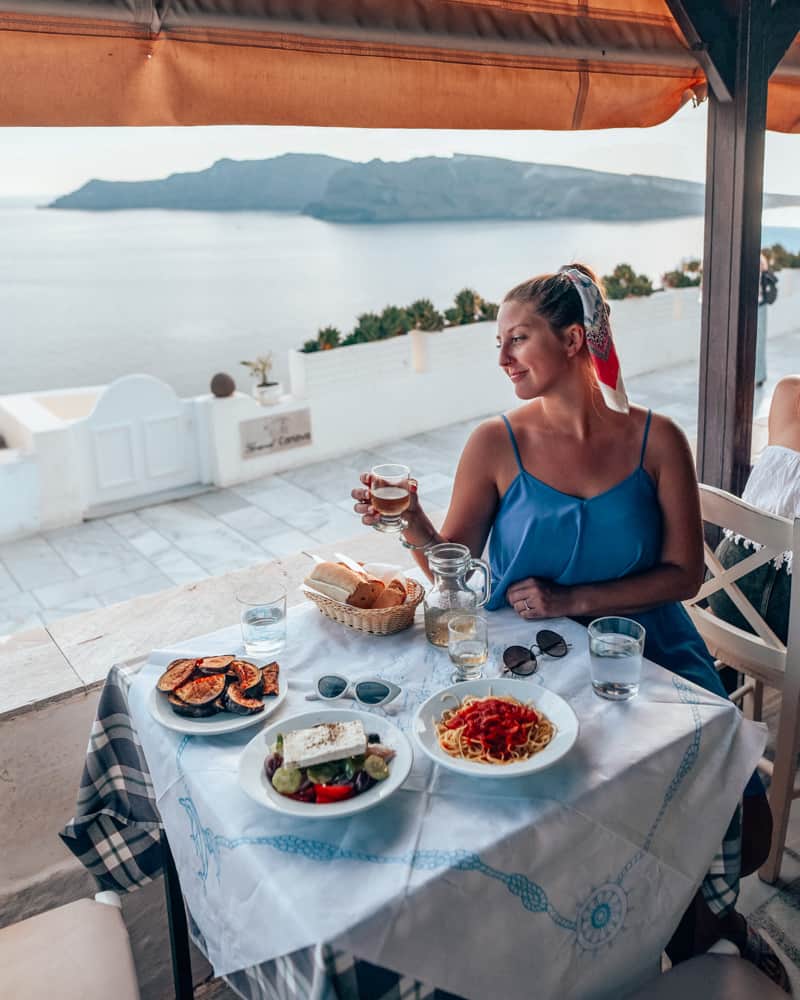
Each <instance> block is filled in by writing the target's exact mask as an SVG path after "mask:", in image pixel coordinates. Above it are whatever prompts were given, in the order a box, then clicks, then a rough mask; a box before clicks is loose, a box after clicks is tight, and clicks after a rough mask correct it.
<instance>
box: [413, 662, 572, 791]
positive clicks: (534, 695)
mask: <svg viewBox="0 0 800 1000" xmlns="http://www.w3.org/2000/svg"><path fill="white" fill-rule="evenodd" d="M414 734H415V736H416V738H417V742H418V743H419V745H420V746H421V747H422V749H423V750H424V751H425V753H426V754H427V755H428V756H429V757H430V758H431V759H432V760H434V761H436V763H437V764H441V765H442V766H443V767H447V768H450V769H451V770H453V771H460V772H461V773H462V774H472V775H476V776H478V777H482V778H513V777H519V776H520V775H523V774H531V773H533V772H535V771H541V770H543V769H544V768H546V767H549V766H550V765H551V764H554V763H555V762H556V761H557V760H560V759H561V758H562V757H563V756H564V754H566V753H567V752H568V751H569V750H570V749H571V748H572V746H573V744H574V743H575V740H576V739H577V737H578V720H577V718H576V717H575V713H574V712H573V711H572V709H571V708H570V707H569V705H568V704H567V703H566V702H565V701H564V699H563V698H559V696H558V695H557V694H554V693H553V692H552V691H548V690H547V689H546V688H543V687H541V686H540V685H533V684H531V683H530V682H528V681H523V680H518V679H516V678H502V677H495V678H484V679H482V680H478V681H463V682H461V683H460V684H454V685H452V687H449V688H445V690H444V691H440V692H438V694H435V695H434V696H433V697H432V698H429V699H428V700H427V701H426V702H425V704H424V705H422V706H421V707H420V709H419V711H418V712H417V715H416V717H415V719H414Z"/></svg>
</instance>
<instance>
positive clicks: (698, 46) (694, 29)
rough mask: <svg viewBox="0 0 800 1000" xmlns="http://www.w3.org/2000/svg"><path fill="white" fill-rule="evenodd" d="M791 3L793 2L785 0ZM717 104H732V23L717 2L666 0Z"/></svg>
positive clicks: (734, 41)
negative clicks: (718, 102) (701, 68)
mask: <svg viewBox="0 0 800 1000" xmlns="http://www.w3.org/2000/svg"><path fill="white" fill-rule="evenodd" d="M789 2H794V0H789ZM667 6H668V7H669V9H670V13H671V14H672V16H673V17H674V18H675V21H676V22H677V24H678V27H679V28H680V29H681V32H682V33H683V37H684V38H685V39H686V41H687V43H688V45H689V48H690V49H691V50H692V52H694V53H695V54H696V55H697V61H698V62H699V63H700V65H701V66H702V67H703V72H704V73H705V74H706V79H707V80H708V84H709V87H710V88H711V90H712V92H713V93H714V95H715V97H716V98H717V100H718V101H732V100H733V94H734V84H735V79H736V20H735V19H734V18H732V17H731V16H730V15H729V14H728V12H727V10H726V7H725V4H724V3H723V2H721V0H667Z"/></svg>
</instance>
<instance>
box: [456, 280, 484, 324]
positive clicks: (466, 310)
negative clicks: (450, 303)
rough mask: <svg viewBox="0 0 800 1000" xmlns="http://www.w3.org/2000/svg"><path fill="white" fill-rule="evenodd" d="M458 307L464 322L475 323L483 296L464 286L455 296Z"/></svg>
mask: <svg viewBox="0 0 800 1000" xmlns="http://www.w3.org/2000/svg"><path fill="white" fill-rule="evenodd" d="M455 303H456V309H458V311H459V313H460V314H461V322H462V323H474V322H475V319H476V317H477V315H478V311H479V310H480V305H481V297H480V295H478V293H477V292H476V291H473V289H471V288H462V289H461V291H460V292H458V293H457V294H456V297H455Z"/></svg>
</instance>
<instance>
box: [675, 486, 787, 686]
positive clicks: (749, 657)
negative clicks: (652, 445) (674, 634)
mask: <svg viewBox="0 0 800 1000" xmlns="http://www.w3.org/2000/svg"><path fill="white" fill-rule="evenodd" d="M700 509H701V512H702V515H703V520H704V521H705V522H707V523H709V524H713V525H716V526H718V527H720V528H723V529H729V530H730V531H731V532H733V533H734V534H735V535H741V536H743V537H744V538H749V539H751V540H752V541H754V542H757V543H759V545H761V546H762V547H761V548H758V549H754V550H753V552H752V554H751V555H749V556H747V557H746V558H744V559H742V560H741V562H738V563H737V564H736V565H735V566H732V567H730V568H729V569H724V568H723V566H722V564H721V563H720V561H719V560H718V559H717V557H716V555H715V554H714V551H713V550H712V549H711V548H710V546H709V545H708V544H707V543H704V548H705V563H706V568H707V569H708V571H709V573H710V577H709V579H707V580H706V581H705V583H704V584H703V586H702V587H701V588H700V590H699V591H698V592H697V594H696V595H695V597H693V598H692V599H691V600H690V601H687V602H686V605H685V606H686V610H687V611H688V612H689V615H690V616H691V618H692V620H693V621H694V623H695V625H696V627H697V629H698V631H699V632H700V634H701V635H702V637H703V639H704V640H705V642H706V645H707V646H708V648H709V650H710V651H711V654H712V656H714V657H715V658H716V659H717V660H720V661H721V662H723V663H725V664H727V665H729V666H731V667H735V668H737V669H739V670H741V671H743V672H745V673H747V674H749V675H750V676H751V677H755V678H756V679H758V680H760V681H763V682H764V683H765V684H767V685H770V686H772V687H777V688H779V689H780V688H782V687H783V681H784V679H785V677H786V673H787V655H790V654H789V653H788V650H792V652H793V654H794V655H793V656H792V660H795V659H797V658H798V657H797V653H798V650H800V644H798V643H796V642H795V643H793V642H792V638H793V631H797V630H798V629H800V587H794V586H793V587H792V588H791V607H790V612H789V639H788V643H787V644H786V645H785V644H784V643H783V642H781V640H780V639H779V638H778V636H777V635H775V633H774V632H773V631H772V629H771V628H770V627H769V625H768V624H767V623H766V621H765V620H764V618H763V617H762V616H761V615H760V614H759V612H758V611H757V610H756V608H754V607H753V605H752V604H751V603H750V601H748V600H747V598H746V597H745V596H744V594H743V593H742V591H741V590H740V588H739V586H738V584H737V582H736V581H737V580H740V579H741V578H742V577H743V576H746V575H747V574H748V573H750V572H752V570H754V569H757V568H758V567H759V566H763V565H764V564H765V563H767V562H769V561H770V560H772V559H776V558H777V559H779V558H780V557H781V555H782V553H783V552H786V551H791V552H792V553H793V557H792V558H793V566H794V568H795V569H797V570H800V555H798V553H800V518H795V519H794V521H791V520H789V519H788V518H785V517H778V516H777V515H776V514H769V513H767V512H766V511H763V510H759V509H758V508H757V507H753V506H751V505H750V504H748V503H745V501H744V500H740V499H739V498H738V497H735V496H732V495H731V494H730V493H726V492H725V491H724V490H719V489H715V488H714V487H713V486H705V485H703V484H702V483H701V484H700ZM719 591H724V592H725V593H726V594H727V595H728V597H729V598H730V599H731V601H732V602H733V603H734V605H735V606H736V607H737V608H738V610H739V611H740V612H741V614H742V616H743V617H744V618H745V620H746V621H747V623H748V624H749V625H750V627H751V628H752V629H753V631H754V632H755V634H751V633H749V632H746V631H744V629H740V628H737V626H735V625H731V624H730V623H729V622H726V621H723V619H721V618H718V617H717V616H716V615H715V614H714V613H713V612H712V611H711V610H710V609H709V608H702V607H699V604H700V603H701V602H703V601H704V600H705V599H706V598H708V597H709V595H711V594H714V593H717V592H719ZM798 667H800V661H799V662H798Z"/></svg>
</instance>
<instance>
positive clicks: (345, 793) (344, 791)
mask: <svg viewBox="0 0 800 1000" xmlns="http://www.w3.org/2000/svg"><path fill="white" fill-rule="evenodd" d="M314 794H315V796H316V800H317V802H318V803H320V802H343V801H344V800H345V799H350V798H352V797H353V795H355V789H354V788H353V786H352V785H314Z"/></svg>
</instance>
